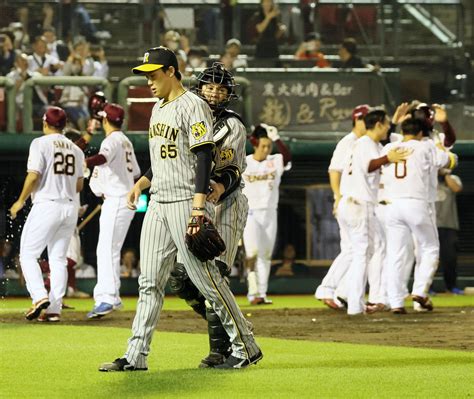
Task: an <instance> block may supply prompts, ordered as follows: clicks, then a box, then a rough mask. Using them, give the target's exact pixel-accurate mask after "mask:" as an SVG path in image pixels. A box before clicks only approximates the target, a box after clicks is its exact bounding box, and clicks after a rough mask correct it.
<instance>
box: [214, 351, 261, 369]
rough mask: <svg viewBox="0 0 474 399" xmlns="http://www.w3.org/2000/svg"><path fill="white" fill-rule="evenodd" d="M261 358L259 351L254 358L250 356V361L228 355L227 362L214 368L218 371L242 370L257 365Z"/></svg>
mask: <svg viewBox="0 0 474 399" xmlns="http://www.w3.org/2000/svg"><path fill="white" fill-rule="evenodd" d="M262 358H263V353H262V351H259V352H258V353H257V354H256V355H255V356H252V357H251V358H250V359H240V358H238V357H235V356H234V355H230V356H229V357H228V358H227V360H226V361H225V362H224V363H222V364H220V365H218V366H215V367H214V368H215V369H219V370H231V369H244V368H246V367H248V366H251V365H252V364H257V363H258V362H259V361H260V360H262Z"/></svg>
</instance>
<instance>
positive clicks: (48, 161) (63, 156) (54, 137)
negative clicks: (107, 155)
mask: <svg viewBox="0 0 474 399" xmlns="http://www.w3.org/2000/svg"><path fill="white" fill-rule="evenodd" d="M65 125H66V113H65V112H64V110H62V109H61V108H59V107H50V108H48V109H47V111H46V113H45V114H44V116H43V133H44V135H43V136H42V137H39V138H36V139H34V140H33V141H32V142H31V145H30V152H29V155H28V175H27V176H26V179H25V183H24V186H23V190H22V191H21V194H20V196H19V198H18V200H17V201H16V202H15V203H14V204H13V205H12V207H11V209H10V214H11V217H12V219H15V218H16V216H17V213H18V212H19V211H20V210H21V209H22V208H23V206H24V205H25V202H26V200H27V199H28V197H30V195H31V199H32V202H33V207H32V208H31V211H30V213H29V215H28V218H27V220H26V223H25V225H24V226H23V231H22V234H21V242H20V262H21V268H22V270H23V275H24V276H25V281H26V287H27V289H28V292H29V293H30V295H31V297H32V299H33V305H32V307H31V308H30V309H29V310H28V312H27V313H26V318H27V319H28V320H33V319H36V318H37V317H38V316H39V315H40V313H41V311H42V310H43V309H46V315H47V317H48V318H49V319H51V320H50V321H59V317H60V313H61V303H62V298H63V296H64V293H65V292H66V284H67V260H66V251H67V247H68V245H69V241H70V240H71V237H72V234H73V231H74V228H75V226H76V220H77V212H78V209H77V202H76V201H75V198H76V193H78V192H80V191H81V190H82V187H83V180H84V179H83V163H84V154H83V153H82V151H81V150H80V149H79V147H77V146H76V145H75V144H74V143H72V142H71V141H69V140H68V139H67V138H65V137H64V136H63V134H62V130H63V129H64V127H65ZM45 248H47V249H48V256H49V264H50V269H51V290H50V293H49V297H48V293H47V291H46V288H45V286H44V281H43V276H42V274H41V269H40V266H39V264H38V258H39V257H40V255H41V253H42V252H43V251H44V249H45Z"/></svg>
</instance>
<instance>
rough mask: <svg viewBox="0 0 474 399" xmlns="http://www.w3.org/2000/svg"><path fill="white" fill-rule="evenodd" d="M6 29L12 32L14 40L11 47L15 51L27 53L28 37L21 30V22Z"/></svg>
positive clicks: (22, 29) (13, 23)
mask: <svg viewBox="0 0 474 399" xmlns="http://www.w3.org/2000/svg"><path fill="white" fill-rule="evenodd" d="M8 29H9V30H11V31H12V32H13V35H14V36H15V40H14V42H13V47H14V48H15V50H21V51H27V50H28V48H29V46H30V36H29V35H28V33H27V32H26V31H25V29H24V28H23V24H22V23H21V22H12V23H11V24H10V25H9V26H8Z"/></svg>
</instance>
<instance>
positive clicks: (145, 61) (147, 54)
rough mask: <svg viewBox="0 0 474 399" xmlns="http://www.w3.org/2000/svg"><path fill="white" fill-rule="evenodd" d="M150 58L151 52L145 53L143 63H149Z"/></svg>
mask: <svg viewBox="0 0 474 399" xmlns="http://www.w3.org/2000/svg"><path fill="white" fill-rule="evenodd" d="M148 58H150V53H145V54H144V55H143V63H144V64H146V63H148Z"/></svg>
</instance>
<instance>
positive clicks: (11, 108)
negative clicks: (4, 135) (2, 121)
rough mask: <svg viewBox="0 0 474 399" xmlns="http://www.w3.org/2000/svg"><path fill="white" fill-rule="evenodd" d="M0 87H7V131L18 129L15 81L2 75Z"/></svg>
mask: <svg viewBox="0 0 474 399" xmlns="http://www.w3.org/2000/svg"><path fill="white" fill-rule="evenodd" d="M0 87H5V92H6V93H5V94H6V96H5V97H6V99H7V101H6V104H7V115H6V116H7V132H11V133H13V132H15V131H16V104H15V97H16V87H15V82H14V81H13V80H12V79H10V78H7V77H4V76H0Z"/></svg>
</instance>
